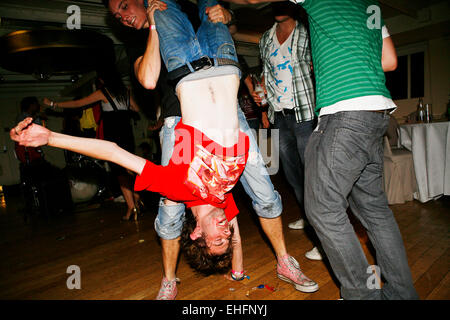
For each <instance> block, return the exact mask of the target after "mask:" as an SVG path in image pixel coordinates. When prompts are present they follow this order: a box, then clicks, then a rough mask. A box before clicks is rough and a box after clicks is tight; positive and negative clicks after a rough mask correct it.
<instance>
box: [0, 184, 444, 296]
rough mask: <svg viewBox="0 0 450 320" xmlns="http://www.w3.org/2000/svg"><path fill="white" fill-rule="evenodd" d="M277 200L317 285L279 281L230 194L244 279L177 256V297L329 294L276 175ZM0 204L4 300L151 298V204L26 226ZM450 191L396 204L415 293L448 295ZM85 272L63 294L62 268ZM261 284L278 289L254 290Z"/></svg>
mask: <svg viewBox="0 0 450 320" xmlns="http://www.w3.org/2000/svg"><path fill="white" fill-rule="evenodd" d="M273 181H274V184H275V186H276V188H277V189H278V190H279V192H280V193H281V194H282V197H283V205H284V212H283V225H284V233H285V238H286V243H287V246H288V251H289V252H290V254H291V255H293V256H294V257H295V258H296V259H297V260H298V261H299V263H300V265H301V267H302V269H303V271H304V272H305V273H306V274H307V275H308V276H309V277H310V278H312V279H314V280H315V281H316V282H318V284H319V286H320V289H319V291H317V292H315V293H312V294H305V293H301V292H299V291H296V290H295V289H294V288H293V287H292V286H291V285H289V284H287V283H285V282H283V281H281V280H279V279H278V278H277V277H276V272H275V265H276V260H275V256H274V254H273V252H272V250H271V249H270V247H269V246H268V242H267V241H266V239H265V237H264V236H263V233H262V232H261V229H260V227H259V224H258V221H257V219H256V218H255V214H254V213H253V211H252V210H251V206H250V201H249V200H248V198H247V196H246V195H245V193H244V192H243V189H242V188H240V187H237V188H236V189H235V190H234V194H235V197H236V199H237V202H238V207H239V208H240V210H241V213H240V215H239V225H240V229H241V235H242V240H243V249H244V262H245V269H246V270H247V274H248V275H249V276H250V279H249V280H244V281H241V282H232V281H229V280H226V279H225V278H224V277H223V276H222V275H214V276H209V277H204V276H201V275H198V274H196V273H195V272H194V271H193V270H192V269H190V268H189V267H188V266H187V265H186V263H185V261H184V259H183V257H181V258H180V262H179V266H178V271H177V276H178V277H179V278H180V279H181V283H180V284H179V285H178V297H177V299H179V300H185V299H190V300H198V299H205V300H212V299H218V300H220V299H226V300H249V299H251V300H303V299H313V300H335V299H338V298H339V297H340V295H339V289H338V286H337V284H336V282H335V279H334V278H333V276H332V273H331V270H330V268H329V266H328V265H327V264H326V263H324V262H323V261H310V260H308V259H306V258H305V256H304V254H305V252H306V251H308V250H310V249H311V248H312V243H311V241H310V240H309V239H308V237H307V231H308V229H307V230H306V231H305V230H291V229H289V228H287V224H288V223H289V222H291V221H293V220H295V219H297V218H298V214H299V213H298V209H297V207H296V205H295V201H294V198H293V196H292V194H291V193H290V191H289V190H288V189H287V187H286V183H285V180H284V178H283V177H282V176H280V175H277V176H274V177H273ZM4 200H5V201H1V202H0V205H1V208H0V299H58V300H59V299H69V300H70V299H82V300H84V299H154V298H155V296H156V294H157V292H158V290H159V286H160V281H161V277H162V267H161V257H160V255H161V252H160V244H159V242H158V240H157V237H156V234H155V231H154V229H153V221H154V218H155V216H156V204H155V202H154V201H152V202H149V203H150V208H148V209H147V211H146V212H145V213H144V214H143V216H141V217H140V220H139V221H137V222H122V221H121V220H120V218H121V216H122V214H123V213H124V212H125V206H124V204H117V203H113V202H109V203H105V204H104V205H103V206H102V207H100V208H97V209H93V208H91V209H89V208H86V207H85V208H83V207H80V206H79V207H78V208H77V212H75V213H73V214H69V215H64V216H61V217H56V218H53V219H50V220H48V221H45V220H43V219H41V220H38V221H34V222H29V223H24V221H23V216H22V213H21V211H20V209H21V208H22V207H23V204H22V203H21V201H20V198H18V197H17V196H16V195H10V194H8V193H7V192H6V195H5V199H4ZM449 208H450V201H449V199H448V197H446V198H445V199H442V198H441V199H439V200H437V201H431V202H429V203H426V204H421V203H419V202H418V201H411V202H408V203H406V204H404V205H395V206H392V210H393V211H394V213H395V216H396V218H397V221H398V224H399V227H400V230H401V232H402V235H403V239H404V242H405V246H406V250H407V254H408V259H409V264H410V267H411V270H412V275H413V278H414V283H415V286H416V289H417V291H418V293H419V296H420V298H421V299H445V300H448V299H450V272H449V270H450V259H449V258H450V257H449V254H450V252H449V245H450V239H449V226H450V209H449ZM355 228H356V230H357V233H358V235H359V237H360V240H361V242H362V243H363V248H364V250H365V251H366V253H367V255H368V259H369V262H370V263H374V258H373V256H372V255H371V253H370V252H371V250H370V249H369V245H367V244H366V243H367V237H366V235H365V233H364V230H363V229H362V228H361V227H360V225H358V224H355ZM71 265H77V266H79V267H80V270H81V289H80V290H77V289H73V290H69V289H68V288H67V286H66V281H67V279H68V277H69V276H70V274H68V273H67V268H68V267H69V266H71ZM260 284H266V285H269V286H271V287H275V288H276V291H274V292H271V291H270V290H267V289H253V288H254V287H257V286H258V285H260Z"/></svg>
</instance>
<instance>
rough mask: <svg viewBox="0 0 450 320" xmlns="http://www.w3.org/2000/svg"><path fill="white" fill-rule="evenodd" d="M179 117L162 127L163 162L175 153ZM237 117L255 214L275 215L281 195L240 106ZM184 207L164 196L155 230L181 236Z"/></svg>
mask: <svg viewBox="0 0 450 320" xmlns="http://www.w3.org/2000/svg"><path fill="white" fill-rule="evenodd" d="M180 119H181V118H180V117H170V118H167V119H166V121H165V122H164V126H163V127H162V129H161V135H162V157H161V164H162V165H167V164H168V163H169V160H170V157H171V156H172V152H173V148H174V144H175V132H174V129H175V126H176V124H177V123H178V122H179V121H180ZM238 119H239V126H240V129H241V130H242V131H243V132H244V133H245V134H247V135H248V137H249V141H250V148H249V151H248V152H249V155H248V159H247V164H246V166H245V170H244V172H243V173H242V175H241V178H240V181H241V183H242V186H243V187H244V190H245V191H246V192H247V194H248V195H249V197H250V198H251V199H252V205H253V209H254V210H255V212H256V214H257V215H258V216H260V217H263V218H269V219H270V218H276V217H278V216H280V215H281V212H282V211H283V206H282V203H281V197H280V194H279V193H278V192H277V191H276V190H275V189H274V187H273V184H272V181H271V180H270V176H269V174H268V173H267V169H266V167H265V164H264V161H263V158H262V156H261V153H260V152H259V148H258V144H257V143H256V140H255V137H254V136H253V134H252V132H251V129H250V127H249V126H248V123H247V121H246V119H245V116H244V113H243V112H242V111H241V110H240V109H238ZM184 210H185V206H184V204H182V203H178V204H177V205H174V206H168V205H165V204H164V198H161V200H160V203H159V208H158V215H157V217H156V219H155V230H156V233H157V234H158V235H159V236H160V237H161V238H163V239H166V240H170V239H175V238H177V237H179V236H180V234H181V229H182V226H183V220H184Z"/></svg>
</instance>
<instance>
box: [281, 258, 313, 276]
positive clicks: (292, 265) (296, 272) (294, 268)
mask: <svg viewBox="0 0 450 320" xmlns="http://www.w3.org/2000/svg"><path fill="white" fill-rule="evenodd" d="M283 263H284V265H285V266H286V267H287V268H288V270H289V272H290V273H291V274H292V275H293V276H294V277H295V278H296V279H298V280H300V281H305V280H309V279H308V278H307V277H306V276H305V275H304V274H303V272H302V270H301V269H300V265H299V264H298V262H297V260H295V258H294V257H292V256H289V257H288V258H287V259H283Z"/></svg>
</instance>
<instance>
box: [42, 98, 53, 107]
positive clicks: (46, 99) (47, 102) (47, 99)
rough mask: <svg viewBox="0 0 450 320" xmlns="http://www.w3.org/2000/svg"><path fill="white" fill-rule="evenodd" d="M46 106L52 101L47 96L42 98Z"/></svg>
mask: <svg viewBox="0 0 450 320" xmlns="http://www.w3.org/2000/svg"><path fill="white" fill-rule="evenodd" d="M42 102H43V103H44V104H45V105H46V106H49V107H50V106H51V104H52V101H51V100H50V99H49V98H44V100H43V101H42Z"/></svg>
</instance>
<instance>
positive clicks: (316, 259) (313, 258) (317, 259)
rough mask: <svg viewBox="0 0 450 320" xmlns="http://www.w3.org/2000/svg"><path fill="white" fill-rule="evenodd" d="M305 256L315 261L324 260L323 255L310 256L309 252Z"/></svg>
mask: <svg viewBox="0 0 450 320" xmlns="http://www.w3.org/2000/svg"><path fill="white" fill-rule="evenodd" d="M305 257H306V258H308V259H309V260H314V261H321V260H322V257H317V256H314V257H310V256H308V254H305Z"/></svg>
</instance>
